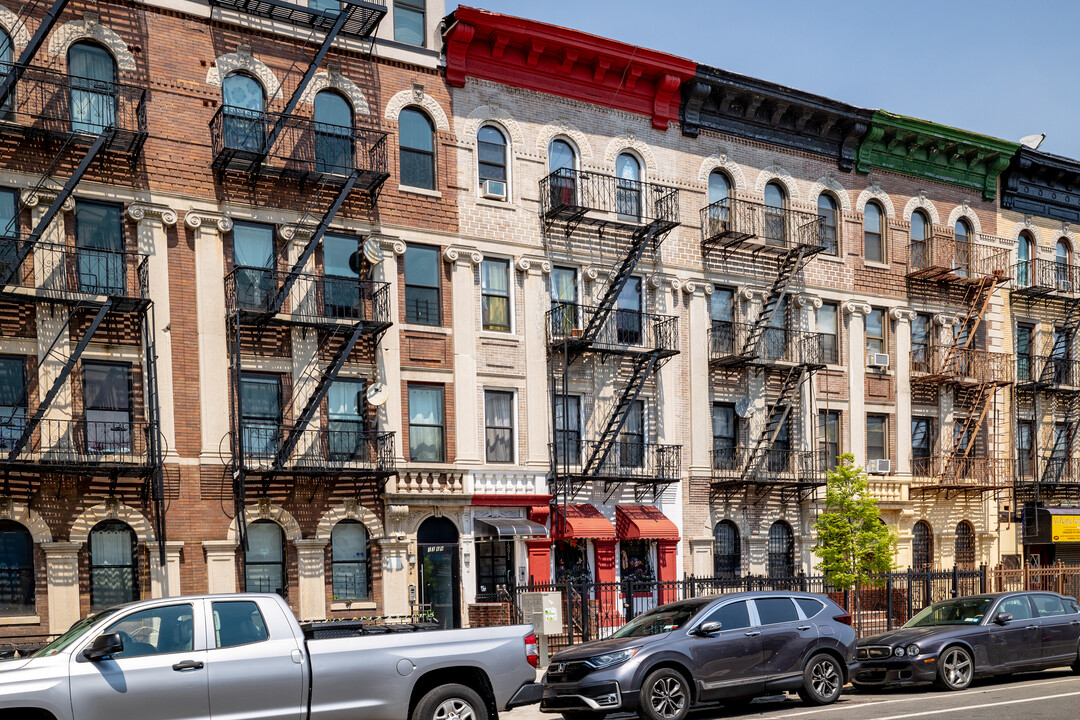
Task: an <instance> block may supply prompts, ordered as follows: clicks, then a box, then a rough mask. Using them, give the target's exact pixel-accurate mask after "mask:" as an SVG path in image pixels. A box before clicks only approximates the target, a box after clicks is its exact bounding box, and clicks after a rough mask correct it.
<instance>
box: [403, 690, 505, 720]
mask: <svg viewBox="0 0 1080 720" xmlns="http://www.w3.org/2000/svg"><path fill="white" fill-rule="evenodd" d="M412 720H488V711H487V705H486V704H484V699H483V698H481V697H480V695H478V694H477V692H476V691H475V690H473V689H472V688H469V687H465V686H464V685H440V686H439V687H437V688H434V689H433V690H429V691H428V693H427V695H425V696H424V697H422V698H420V702H418V703H417V704H416V709H415V710H413V714H412Z"/></svg>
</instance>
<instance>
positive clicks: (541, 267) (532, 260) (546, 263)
mask: <svg viewBox="0 0 1080 720" xmlns="http://www.w3.org/2000/svg"><path fill="white" fill-rule="evenodd" d="M514 267H516V268H517V269H518V270H520V271H521V272H523V273H528V272H531V273H533V274H534V275H540V274H543V275H547V274H548V273H550V272H551V261H550V260H548V259H547V258H546V257H541V256H537V255H522V256H521V257H519V258H517V259H516V260H514Z"/></svg>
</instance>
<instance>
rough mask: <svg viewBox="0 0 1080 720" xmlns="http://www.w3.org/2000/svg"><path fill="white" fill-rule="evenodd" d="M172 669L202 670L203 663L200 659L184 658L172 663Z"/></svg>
mask: <svg viewBox="0 0 1080 720" xmlns="http://www.w3.org/2000/svg"><path fill="white" fill-rule="evenodd" d="M172 669H173V670H176V671H177V672H179V671H181V670H202V669H203V664H202V660H184V661H182V662H178V663H176V664H175V665H173V666H172Z"/></svg>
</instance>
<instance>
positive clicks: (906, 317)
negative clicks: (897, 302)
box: [889, 307, 915, 322]
mask: <svg viewBox="0 0 1080 720" xmlns="http://www.w3.org/2000/svg"><path fill="white" fill-rule="evenodd" d="M889 317H891V318H892V319H893V320H896V321H897V322H911V321H912V320H914V319H915V311H914V310H912V309H911V308H900V307H897V308H893V309H892V310H890V311H889Z"/></svg>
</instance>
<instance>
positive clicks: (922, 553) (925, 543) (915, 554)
mask: <svg viewBox="0 0 1080 720" xmlns="http://www.w3.org/2000/svg"><path fill="white" fill-rule="evenodd" d="M911 546H912V560H913V563H912V565H913V566H914V569H915V570H916V571H917V572H928V571H929V570H930V569H931V568H933V566H934V533H933V532H931V530H930V526H929V525H927V524H926V523H925V522H923V521H922V520H920V521H919V522H917V523H915V527H914V528H912V531H911Z"/></svg>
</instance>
